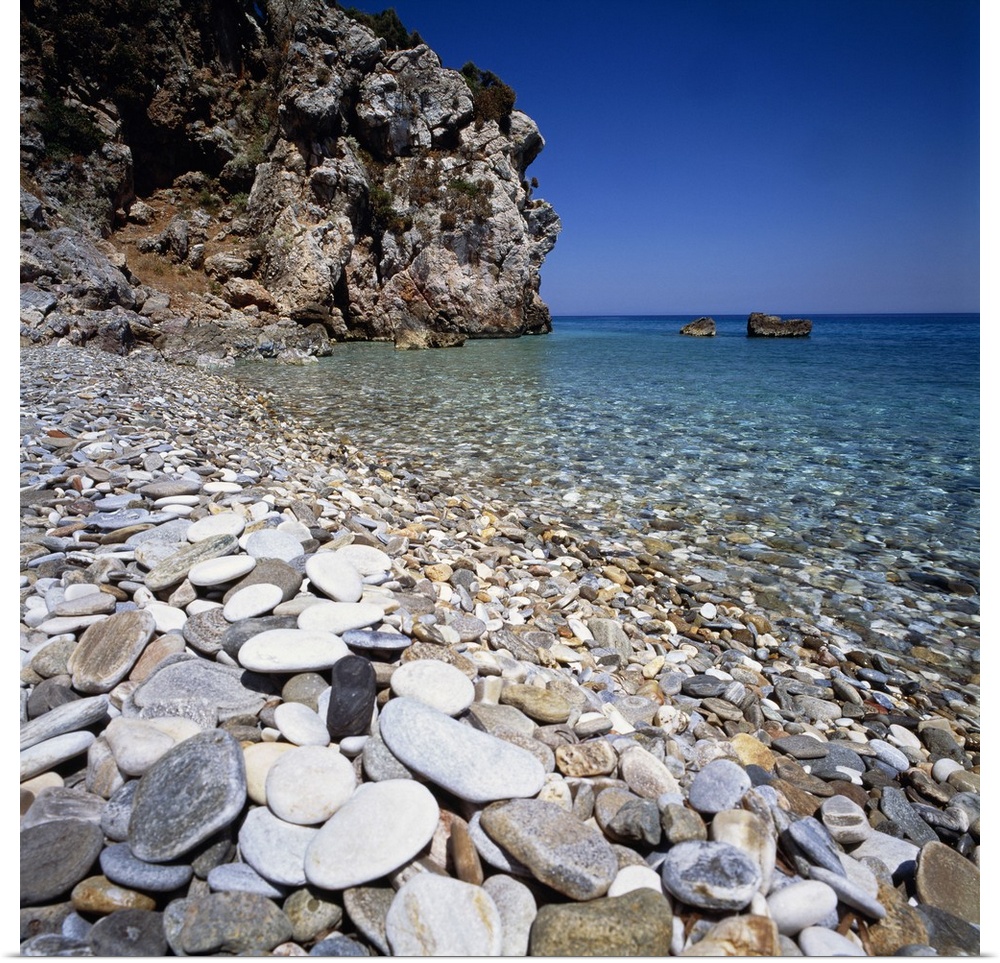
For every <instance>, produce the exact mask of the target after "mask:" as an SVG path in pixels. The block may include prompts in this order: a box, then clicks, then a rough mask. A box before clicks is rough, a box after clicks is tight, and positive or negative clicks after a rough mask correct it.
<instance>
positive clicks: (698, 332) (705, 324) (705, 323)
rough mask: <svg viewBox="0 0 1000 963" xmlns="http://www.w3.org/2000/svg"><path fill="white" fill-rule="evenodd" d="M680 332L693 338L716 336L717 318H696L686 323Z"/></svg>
mask: <svg viewBox="0 0 1000 963" xmlns="http://www.w3.org/2000/svg"><path fill="white" fill-rule="evenodd" d="M680 333H681V334H686V335H688V336H689V337H692V338H714V337H715V318H696V319H695V320H694V321H690V322H689V323H688V324H685V325H684V327H683V328H681V331H680Z"/></svg>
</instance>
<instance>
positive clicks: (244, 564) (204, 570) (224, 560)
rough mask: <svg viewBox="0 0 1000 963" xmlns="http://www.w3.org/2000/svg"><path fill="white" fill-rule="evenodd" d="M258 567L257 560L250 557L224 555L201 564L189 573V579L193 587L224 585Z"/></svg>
mask: <svg viewBox="0 0 1000 963" xmlns="http://www.w3.org/2000/svg"><path fill="white" fill-rule="evenodd" d="M256 565H257V559H255V558H251V557H250V556H249V555H223V556H222V557H221V558H210V559H207V560H206V561H204V562H199V563H198V564H197V565H195V566H194V567H193V568H192V569H191V571H190V572H188V575H187V579H188V581H189V582H190V583H191V584H192V585H202V586H208V585H224V584H225V583H226V582H232V581H235V580H236V579H238V578H242V577H243V576H244V575H247V574H248V573H250V572H252V571H253V570H254V568H255V566H256Z"/></svg>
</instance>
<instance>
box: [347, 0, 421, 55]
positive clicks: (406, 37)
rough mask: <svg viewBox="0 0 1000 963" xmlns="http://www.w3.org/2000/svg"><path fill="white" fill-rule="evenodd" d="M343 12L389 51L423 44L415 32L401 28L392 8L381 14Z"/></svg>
mask: <svg viewBox="0 0 1000 963" xmlns="http://www.w3.org/2000/svg"><path fill="white" fill-rule="evenodd" d="M343 11H344V13H346V14H347V16H349V17H350V18H351V19H352V20H356V21H357V22H358V23H361V24H364V25H365V26H366V27H367V28H368V29H369V30H371V31H372V33H374V34H375V36H376V37H381V38H382V39H383V40H384V41H385V45H386V47H387V49H389V50H409V49H411V48H412V47H416V46H419V45H420V44H422V43H423V42H424V41H423V38H422V37H421V36H420V34H419V33H417V31H416V30H414V31H412V32H411V31H409V30H407V29H406V27H404V26H403V23H402V21H401V20H400V19H399V15H398V14H397V13H396V11H395V9H394V8H393V7H389V9H388V10H383V11H382V12H381V13H365V12H364V10H358V8H357V7H344V8H343Z"/></svg>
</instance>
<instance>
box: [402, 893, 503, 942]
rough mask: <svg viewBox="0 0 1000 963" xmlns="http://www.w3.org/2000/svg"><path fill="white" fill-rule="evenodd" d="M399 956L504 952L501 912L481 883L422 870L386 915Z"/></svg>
mask: <svg viewBox="0 0 1000 963" xmlns="http://www.w3.org/2000/svg"><path fill="white" fill-rule="evenodd" d="M385 934H386V938H387V939H388V941H389V946H390V947H391V948H392V953H393V955H394V956H499V955H500V950H501V947H502V945H503V942H502V934H501V921H500V912H499V910H498V909H497V906H496V903H494V902H493V898H492V897H491V896H490V895H489V893H487V892H486V891H485V890H484V889H483V888H482V887H481V886H473V885H472V884H470V883H463V882H462V881H461V880H458V879H451V878H449V877H447V876H438V875H436V874H434V873H420V874H419V875H417V876H414V877H413V879H411V880H409V881H408V882H407V883H405V884H404V885H403V886H402V887H401V888H400V890H399V892H398V893H397V894H396V897H395V899H393V901H392V905H391V906H390V907H389V912H388V913H387V914H386V918H385Z"/></svg>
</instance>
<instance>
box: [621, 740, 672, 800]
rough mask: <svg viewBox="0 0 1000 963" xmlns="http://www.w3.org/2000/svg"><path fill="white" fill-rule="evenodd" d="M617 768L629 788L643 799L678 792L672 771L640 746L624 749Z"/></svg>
mask: <svg viewBox="0 0 1000 963" xmlns="http://www.w3.org/2000/svg"><path fill="white" fill-rule="evenodd" d="M618 768H619V772H620V774H621V777H622V779H624V780H625V782H626V783H628V787H629V789H631V790H632V792H634V793H635V794H636V795H637V796H641V797H642V798H643V799H656V798H657V797H658V796H662V795H663V794H664V793H665V792H666V793H676V792H680V786H679V785H678V784H677V780H676V779H675V778H674V775H673V773H672V772H671V771H670V770H669V769H668V768H667V767H666V766H665V765H664V764H663V763H662V762H660V760H659V759H657V758H656V756H654V755H653V754H652V753H651V752H649V751H648V750H647V749H643V748H642V747H641V746H633V747H632V748H630V749H626V750H625V751H624V752H623V753H622V754H621V758H620V759H619V761H618Z"/></svg>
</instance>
